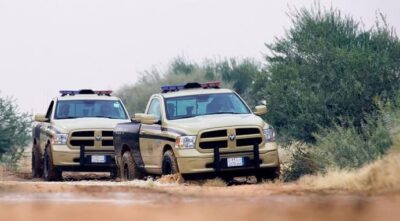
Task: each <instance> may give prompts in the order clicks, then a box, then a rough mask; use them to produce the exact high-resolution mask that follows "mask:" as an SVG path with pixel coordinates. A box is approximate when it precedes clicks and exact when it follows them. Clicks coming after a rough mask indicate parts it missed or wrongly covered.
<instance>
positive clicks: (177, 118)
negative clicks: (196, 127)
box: [174, 115, 197, 120]
mask: <svg viewBox="0 0 400 221" xmlns="http://www.w3.org/2000/svg"><path fill="white" fill-rule="evenodd" d="M192 117H197V116H196V115H190V116H183V117H176V118H174V120H179V119H185V118H192Z"/></svg>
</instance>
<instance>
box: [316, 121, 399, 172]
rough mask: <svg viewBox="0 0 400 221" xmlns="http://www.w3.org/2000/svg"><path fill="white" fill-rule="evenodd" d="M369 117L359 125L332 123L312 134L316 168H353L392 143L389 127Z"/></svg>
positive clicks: (364, 162)
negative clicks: (314, 140) (359, 126)
mask: <svg viewBox="0 0 400 221" xmlns="http://www.w3.org/2000/svg"><path fill="white" fill-rule="evenodd" d="M376 121H377V122H373V121H372V120H370V121H368V122H367V123H365V124H363V125H362V127H361V130H362V131H361V132H360V131H359V128H357V127H355V126H353V125H351V124H350V125H349V126H338V125H335V126H334V127H333V128H330V129H325V130H322V131H321V132H320V133H318V134H315V137H316V143H315V145H314V146H313V149H314V150H313V152H314V156H313V157H314V159H315V161H316V163H317V164H318V166H319V171H322V172H324V171H326V169H328V168H339V169H352V168H358V167H361V166H363V165H364V164H367V163H370V162H372V161H374V160H376V159H377V158H378V157H380V156H382V154H384V153H385V152H386V151H387V150H388V149H389V148H390V146H391V145H392V138H391V136H390V132H389V130H390V129H389V128H388V127H387V126H386V125H385V124H384V123H383V122H382V120H381V119H378V120H376Z"/></svg>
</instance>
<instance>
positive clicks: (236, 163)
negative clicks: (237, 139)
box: [227, 157, 244, 167]
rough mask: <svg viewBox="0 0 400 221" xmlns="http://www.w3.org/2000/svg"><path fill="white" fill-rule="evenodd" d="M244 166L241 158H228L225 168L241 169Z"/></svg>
mask: <svg viewBox="0 0 400 221" xmlns="http://www.w3.org/2000/svg"><path fill="white" fill-rule="evenodd" d="M243 165H244V162H243V157H235V158H228V159H227V166H228V167H241V166H243Z"/></svg>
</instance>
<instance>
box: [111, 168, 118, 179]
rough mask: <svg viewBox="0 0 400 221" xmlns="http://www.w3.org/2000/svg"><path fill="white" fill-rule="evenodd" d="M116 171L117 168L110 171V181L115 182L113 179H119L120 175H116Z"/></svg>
mask: <svg viewBox="0 0 400 221" xmlns="http://www.w3.org/2000/svg"><path fill="white" fill-rule="evenodd" d="M118 171H119V170H118V169H117V168H114V169H111V171H110V178H111V179H112V180H115V179H117V178H119V177H120V174H118Z"/></svg>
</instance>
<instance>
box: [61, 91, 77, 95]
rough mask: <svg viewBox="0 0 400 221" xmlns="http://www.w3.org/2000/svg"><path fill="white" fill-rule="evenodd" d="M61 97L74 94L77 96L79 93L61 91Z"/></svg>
mask: <svg viewBox="0 0 400 221" xmlns="http://www.w3.org/2000/svg"><path fill="white" fill-rule="evenodd" d="M60 94H61V96H65V95H72V96H73V95H75V94H79V91H72V90H61V91H60Z"/></svg>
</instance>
